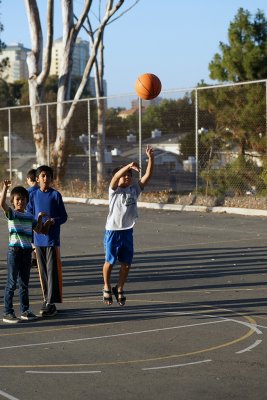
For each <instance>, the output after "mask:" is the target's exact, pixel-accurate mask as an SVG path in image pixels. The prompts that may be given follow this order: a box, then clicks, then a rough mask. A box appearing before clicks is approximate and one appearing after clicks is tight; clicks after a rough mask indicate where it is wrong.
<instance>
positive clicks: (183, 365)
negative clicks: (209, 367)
mask: <svg viewBox="0 0 267 400" xmlns="http://www.w3.org/2000/svg"><path fill="white" fill-rule="evenodd" d="M211 361H212V360H203V361H195V362H190V363H186V364H176V365H165V366H164V367H151V368H142V371H149V370H151V369H166V368H178V367H186V366H187V365H196V364H202V363H206V362H211Z"/></svg>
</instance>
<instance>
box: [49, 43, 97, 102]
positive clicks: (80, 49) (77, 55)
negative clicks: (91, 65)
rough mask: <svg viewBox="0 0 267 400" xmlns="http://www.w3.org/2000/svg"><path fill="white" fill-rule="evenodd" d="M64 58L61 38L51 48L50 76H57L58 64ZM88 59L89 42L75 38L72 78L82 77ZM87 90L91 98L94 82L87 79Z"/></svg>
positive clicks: (93, 94) (93, 93)
mask: <svg viewBox="0 0 267 400" xmlns="http://www.w3.org/2000/svg"><path fill="white" fill-rule="evenodd" d="M63 56H64V51H63V44H62V38H59V39H56V40H55V41H54V43H53V47H52V60H51V67H50V72H49V74H50V75H58V74H59V71H60V63H61V60H62V58H63ZM88 59H89V42H87V41H86V40H82V39H81V38H77V40H76V43H75V47H74V51H73V65H72V72H71V75H72V76H82V75H83V71H84V69H85V67H86V64H87V61H88ZM88 85H89V90H90V93H91V95H92V96H95V94H96V92H95V80H94V78H89V82H88Z"/></svg>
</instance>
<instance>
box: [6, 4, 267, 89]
mask: <svg viewBox="0 0 267 400" xmlns="http://www.w3.org/2000/svg"><path fill="white" fill-rule="evenodd" d="M94 1H95V2H96V0H94ZM102 2H104V4H105V0H103V1H102ZM46 3H47V2H46V1H45V0H39V1H38V4H39V8H40V14H41V18H43V19H44V18H45V14H46ZM60 3H61V2H60V0H55V7H56V11H55V30H54V38H55V39H57V38H58V37H61V36H62V24H61V10H60ZM133 3H134V0H125V5H124V7H123V8H122V9H121V10H124V9H125V8H126V7H128V6H130V5H132V4H133ZM82 4H83V0H74V9H75V10H77V11H78V10H79V9H80V8H81V6H82ZM240 7H242V8H244V9H245V10H248V11H249V12H250V13H251V14H252V16H253V17H254V16H255V13H256V12H257V10H258V9H260V10H262V11H263V12H264V14H265V16H266V17H267V2H266V0H140V1H139V2H138V3H137V4H136V6H135V7H134V8H132V9H131V10H130V11H129V12H128V13H126V14H124V15H123V16H122V17H121V18H119V19H118V20H116V21H114V22H113V23H112V24H110V26H108V27H107V29H106V31H105V79H106V81H107V87H108V95H112V96H113V95H120V94H128V93H129V94H132V93H134V84H135V81H136V79H137V77H138V76H139V75H141V74H143V73H146V72H150V73H153V74H155V75H157V76H158V77H159V78H160V80H161V83H162V89H163V90H172V89H185V88H192V87H195V86H196V85H197V83H199V82H200V81H201V80H202V79H203V80H204V81H205V82H206V83H211V84H215V82H214V81H212V80H211V79H210V78H209V69H208V65H209V63H210V62H211V60H212V59H213V57H214V55H215V53H218V52H220V50H219V43H220V42H223V43H228V37H227V34H228V28H229V24H230V22H232V21H233V20H234V17H235V15H236V14H237V11H238V9H239V8H240ZM0 13H1V22H2V24H3V25H4V31H3V32H2V34H1V39H2V41H4V42H5V43H6V44H7V45H8V44H11V43H14V42H20V43H22V44H23V45H24V46H25V47H29V48H30V47H31V41H30V35H29V28H28V22H27V16H26V11H25V5H24V0H2V3H1V4H0ZM43 29H44V38H45V27H44V28H43ZM79 36H80V37H81V38H83V39H87V37H86V33H85V32H83V33H81V34H80V35H79Z"/></svg>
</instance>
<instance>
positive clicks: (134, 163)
mask: <svg viewBox="0 0 267 400" xmlns="http://www.w3.org/2000/svg"><path fill="white" fill-rule="evenodd" d="M129 169H134V170H135V171H137V172H139V171H140V167H139V164H138V163H137V162H132V163H131V164H129Z"/></svg>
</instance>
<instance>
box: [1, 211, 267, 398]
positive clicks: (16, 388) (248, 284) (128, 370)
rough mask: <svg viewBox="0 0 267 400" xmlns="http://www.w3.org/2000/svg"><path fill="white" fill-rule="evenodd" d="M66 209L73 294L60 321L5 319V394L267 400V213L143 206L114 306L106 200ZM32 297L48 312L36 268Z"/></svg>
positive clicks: (65, 243) (66, 260)
mask: <svg viewBox="0 0 267 400" xmlns="http://www.w3.org/2000/svg"><path fill="white" fill-rule="evenodd" d="M67 211H68V214H69V220H68V222H67V223H66V224H65V225H64V226H63V228H62V235H61V238H62V245H61V253H62V261H63V277H64V303H63V304H61V305H58V310H59V311H58V314H57V315H56V316H55V317H53V318H50V319H48V318H47V319H45V318H43V319H42V318H40V319H39V320H38V321H36V322H31V323H29V322H24V323H20V324H17V325H13V326H10V325H8V324H4V323H3V322H2V320H1V321H0V399H2V398H3V399H10V400H16V399H18V400H29V399H31V400H37V399H38V400H40V399H41V400H48V399H49V400H54V399H63V400H72V399H79V400H83V399H96V400H98V399H99V400H100V399H101V400H103V399H109V400H113V399H114V400H116V399H120V400H121V399H124V398H125V399H130V400H135V399H140V398H141V399H144V400H150V399H151V400H152V399H153V400H154V399H160V400H161V399H162V400H163V399H164V400H166V399H179V400H185V399H186V400H195V399H198V400H211V399H212V400H214V399H216V400H221V399H227V400H229V399H236V400H240V399H242V400H251V399H257V400H266V393H267V380H266V367H267V346H266V334H267V332H266V328H267V300H266V295H267V268H266V265H267V249H266V242H267V229H266V217H251V216H240V215H229V214H227V215H226V214H212V213H198V212H177V211H163V210H149V209H141V210H140V218H139V220H138V221H137V224H136V226H135V259H134V263H133V266H132V270H131V272H130V275H129V280H128V283H127V285H126V287H125V290H126V295H127V302H126V305H125V307H119V306H118V305H117V303H116V300H115V299H114V303H113V305H112V306H111V307H107V306H105V305H104V304H103V302H102V293H101V291H102V264H103V260H104V255H103V245H102V239H103V229H104V224H105V219H106V215H107V207H106V206H92V205H90V206H89V205H81V204H80V205H74V204H69V205H67ZM0 221H1V223H0V291H1V311H3V305H2V304H3V289H4V285H5V280H6V277H5V274H6V261H5V259H6V247H7V224H6V222H5V221H4V219H3V218H1V220H0ZM117 276H118V266H115V267H114V271H113V283H116V279H117ZM30 295H31V308H32V310H33V311H34V312H36V313H38V311H39V308H40V306H41V303H42V299H41V290H40V285H39V281H38V274H37V270H36V269H35V268H34V269H33V270H32V276H31V285H30ZM14 301H15V308H16V311H17V310H18V308H19V307H18V297H17V292H16V296H15V299H14ZM17 314H18V315H19V313H18V312H17Z"/></svg>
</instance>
